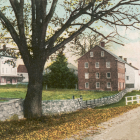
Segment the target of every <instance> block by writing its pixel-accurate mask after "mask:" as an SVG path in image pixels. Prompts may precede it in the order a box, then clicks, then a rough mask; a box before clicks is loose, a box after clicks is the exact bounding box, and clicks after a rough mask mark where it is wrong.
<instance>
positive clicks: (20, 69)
mask: <svg viewBox="0 0 140 140" xmlns="http://www.w3.org/2000/svg"><path fill="white" fill-rule="evenodd" d="M17 72H19V73H28V72H27V69H26V67H25V65H19V66H18V68H17Z"/></svg>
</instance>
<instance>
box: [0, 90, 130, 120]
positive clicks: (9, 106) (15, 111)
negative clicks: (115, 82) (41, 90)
mask: <svg viewBox="0 0 140 140" xmlns="http://www.w3.org/2000/svg"><path fill="white" fill-rule="evenodd" d="M130 91H131V90H130V89H125V90H123V91H121V92H119V93H117V94H115V95H113V96H109V97H105V98H100V99H94V100H87V101H83V100H82V98H78V99H69V100H47V101H42V113H43V114H44V115H47V114H59V113H69V112H74V111H76V110H79V109H82V108H87V107H92V108H94V107H97V106H104V105H107V104H112V103H116V102H119V101H120V100H121V99H122V97H123V96H124V95H125V94H126V93H127V92H130ZM23 102H24V100H23V99H12V100H10V99H9V101H7V102H3V103H0V120H1V121H4V120H6V119H10V118H11V117H12V116H13V115H17V116H18V118H19V119H21V118H23V117H24V115H23Z"/></svg>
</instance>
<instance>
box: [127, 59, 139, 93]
mask: <svg viewBox="0 0 140 140" xmlns="http://www.w3.org/2000/svg"><path fill="white" fill-rule="evenodd" d="M124 60H125V61H126V63H125V86H126V88H131V89H133V90H140V75H139V69H138V68H136V67H134V66H132V64H131V63H127V59H126V58H124Z"/></svg>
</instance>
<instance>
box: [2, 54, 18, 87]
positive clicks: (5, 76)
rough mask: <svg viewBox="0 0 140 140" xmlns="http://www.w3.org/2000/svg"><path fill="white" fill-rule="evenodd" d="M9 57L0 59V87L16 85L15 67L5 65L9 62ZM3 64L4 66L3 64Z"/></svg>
mask: <svg viewBox="0 0 140 140" xmlns="http://www.w3.org/2000/svg"><path fill="white" fill-rule="evenodd" d="M11 59H13V58H11V57H5V56H2V57H1V58H0V85H6V84H11V83H12V84H16V83H17V78H16V76H17V67H16V66H15V67H13V66H12V65H10V64H8V63H5V61H6V60H11ZM15 61H16V60H15ZM4 63H5V64H4Z"/></svg>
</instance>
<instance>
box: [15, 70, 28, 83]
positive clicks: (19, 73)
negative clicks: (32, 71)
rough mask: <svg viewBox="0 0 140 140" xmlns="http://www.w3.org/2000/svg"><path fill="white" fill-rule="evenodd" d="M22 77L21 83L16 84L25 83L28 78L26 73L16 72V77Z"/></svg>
mask: <svg viewBox="0 0 140 140" xmlns="http://www.w3.org/2000/svg"><path fill="white" fill-rule="evenodd" d="M21 74H22V75H23V77H24V79H23V80H22V81H18V82H23V83H27V82H29V78H28V73H21V72H18V75H19V76H20V75H21Z"/></svg>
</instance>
